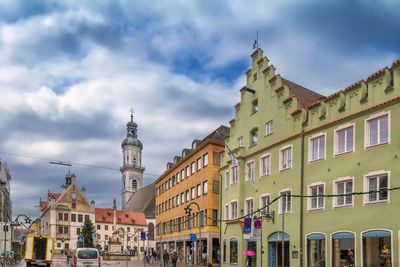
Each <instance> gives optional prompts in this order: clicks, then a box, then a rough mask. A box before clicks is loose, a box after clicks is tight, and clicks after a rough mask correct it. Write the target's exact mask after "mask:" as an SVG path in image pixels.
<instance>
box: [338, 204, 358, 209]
mask: <svg viewBox="0 0 400 267" xmlns="http://www.w3.org/2000/svg"><path fill="white" fill-rule="evenodd" d="M333 208H334V209H341V208H354V206H353V204H347V205H341V206H333Z"/></svg>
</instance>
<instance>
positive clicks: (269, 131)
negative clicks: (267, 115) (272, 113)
mask: <svg viewBox="0 0 400 267" xmlns="http://www.w3.org/2000/svg"><path fill="white" fill-rule="evenodd" d="M272 126H273V122H272V120H271V121H269V122H267V123H266V124H265V135H270V134H272Z"/></svg>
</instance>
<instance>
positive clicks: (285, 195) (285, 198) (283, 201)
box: [279, 190, 292, 214]
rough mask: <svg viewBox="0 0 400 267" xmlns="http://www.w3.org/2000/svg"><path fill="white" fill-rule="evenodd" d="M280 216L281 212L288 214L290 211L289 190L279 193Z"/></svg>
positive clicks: (290, 195) (290, 198)
mask: <svg viewBox="0 0 400 267" xmlns="http://www.w3.org/2000/svg"><path fill="white" fill-rule="evenodd" d="M280 195H281V198H280V199H279V202H280V214H282V213H283V212H285V213H289V212H291V211H292V193H291V191H290V190H288V191H283V192H280Z"/></svg>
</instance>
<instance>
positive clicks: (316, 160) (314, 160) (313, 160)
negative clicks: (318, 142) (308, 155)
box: [308, 157, 325, 163]
mask: <svg viewBox="0 0 400 267" xmlns="http://www.w3.org/2000/svg"><path fill="white" fill-rule="evenodd" d="M323 160H325V157H323V158H320V159H312V160H309V161H308V163H314V162H318V161H323Z"/></svg>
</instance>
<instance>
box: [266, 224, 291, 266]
mask: <svg viewBox="0 0 400 267" xmlns="http://www.w3.org/2000/svg"><path fill="white" fill-rule="evenodd" d="M289 248H290V246H289V236H288V235H287V234H285V235H284V264H282V253H283V249H282V233H281V232H279V233H278V232H275V233H273V234H272V235H270V236H269V238H268V262H269V266H270V267H289V255H290V253H289Z"/></svg>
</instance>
